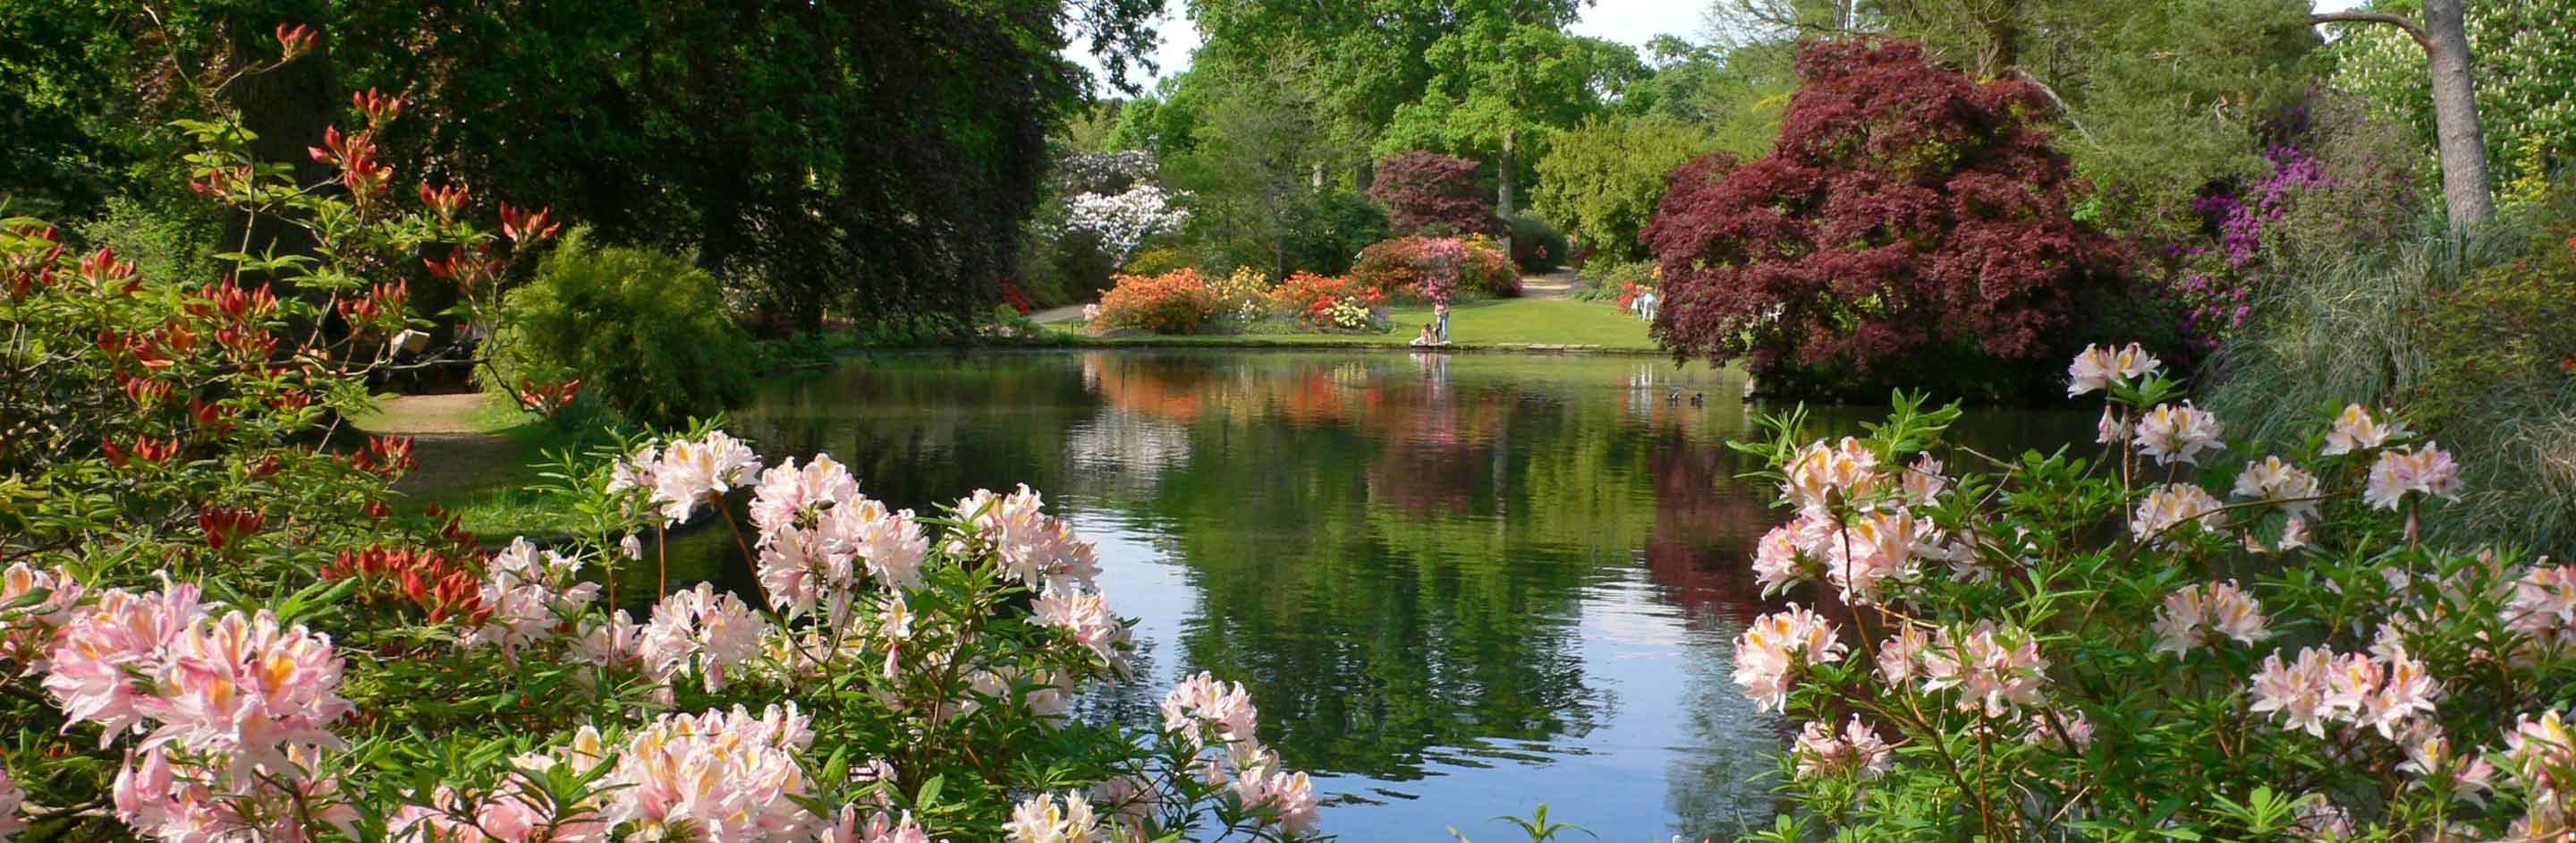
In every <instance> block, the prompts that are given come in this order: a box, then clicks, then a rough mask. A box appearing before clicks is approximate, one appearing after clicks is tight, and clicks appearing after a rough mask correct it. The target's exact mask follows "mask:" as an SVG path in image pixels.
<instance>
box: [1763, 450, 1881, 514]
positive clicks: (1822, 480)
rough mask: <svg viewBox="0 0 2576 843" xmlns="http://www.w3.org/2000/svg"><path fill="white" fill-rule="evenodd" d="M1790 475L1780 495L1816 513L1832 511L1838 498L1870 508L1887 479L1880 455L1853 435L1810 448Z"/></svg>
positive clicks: (1794, 463)
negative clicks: (1872, 497) (1832, 504)
mask: <svg viewBox="0 0 2576 843" xmlns="http://www.w3.org/2000/svg"><path fill="white" fill-rule="evenodd" d="M1787 474H1788V478H1787V479H1786V480H1784V481H1782V483H1781V485H1780V493H1781V494H1782V495H1783V496H1785V497H1787V498H1788V499H1789V500H1791V501H1795V502H1796V503H1797V504H1798V508H1800V509H1803V510H1808V511H1813V512H1827V511H1830V510H1831V504H1830V502H1831V501H1833V500H1835V499H1840V500H1842V501H1844V502H1845V503H1847V504H1848V505H1851V506H1854V507H1866V506H1868V505H1869V504H1870V501H1869V498H1870V496H1871V493H1872V492H1874V491H1876V490H1877V488H1878V486H1879V484H1880V483H1881V482H1883V481H1884V480H1885V479H1886V477H1885V475H1883V474H1881V473H1880V472H1879V470H1878V453H1877V452H1875V451H1871V450H1870V449H1869V446H1867V445H1864V444H1862V443H1861V441H1860V440H1859V439H1856V438H1853V437H1850V436H1845V437H1843V438H1842V441H1840V442H1836V443H1834V444H1831V445H1828V444H1825V442H1824V441H1823V440H1818V441H1817V442H1816V443H1815V444H1812V445H1808V446H1807V447H1806V449H1805V450H1802V451H1799V452H1798V455H1797V456H1796V457H1795V458H1792V459H1791V460H1790V461H1789V467H1788V472H1787Z"/></svg>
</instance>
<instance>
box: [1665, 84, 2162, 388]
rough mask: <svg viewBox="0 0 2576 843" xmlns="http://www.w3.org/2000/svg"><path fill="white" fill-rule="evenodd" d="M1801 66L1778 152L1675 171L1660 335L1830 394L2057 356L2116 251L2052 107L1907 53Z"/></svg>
mask: <svg viewBox="0 0 2576 843" xmlns="http://www.w3.org/2000/svg"><path fill="white" fill-rule="evenodd" d="M1798 68H1799V71H1800V72H1801V73H1802V74H1803V75H1804V77H1805V79H1806V84H1805V86H1803V87H1801V88H1800V89H1799V90H1798V93H1797V95H1796V97H1795V98H1794V99H1793V100H1792V101H1791V103H1790V106H1789V110H1788V113H1787V115H1786V120H1785V122H1784V124H1783V126H1782V129H1781V134H1780V139H1779V142H1778V144H1777V145H1776V146H1775V148H1774V151H1773V152H1772V153H1771V154H1770V155H1767V156H1764V157H1762V158H1759V159H1755V160H1753V161H1751V162H1747V163H1745V164H1744V165H1743V166H1741V167H1739V168H1735V169H1734V170H1733V171H1732V172H1727V170H1726V164H1727V163H1728V160H1727V157H1726V156H1724V155H1709V156H1702V157H1701V158H1699V159H1697V160H1695V161H1693V162H1692V163H1691V164H1690V165H1688V166H1685V167H1683V168H1682V169H1680V170H1678V171H1676V172H1674V174H1673V176H1672V183H1671V186H1670V189H1669V191H1668V192H1667V193H1666V194H1665V196H1664V198H1663V200H1662V203H1661V204H1660V205H1659V206H1658V208H1657V210H1656V213H1655V216H1654V219H1653V221H1652V222H1651V223H1650V224H1649V225H1648V227H1647V230H1646V234H1645V237H1646V239H1647V242H1648V244H1649V246H1650V247H1651V250H1652V251H1653V252H1654V254H1655V257H1656V259H1657V261H1658V262H1659V263H1660V264H1661V266H1662V268H1663V272H1664V278H1665V281H1666V284H1667V293H1668V298H1667V302H1666V303H1665V304H1664V306H1663V308H1662V312H1661V313H1659V314H1658V315H1657V318H1656V322H1655V326H1654V333H1655V335H1656V337H1657V338H1658V339H1659V340H1660V341H1662V342H1663V343H1664V344H1665V346H1666V347H1668V348H1670V349H1672V350H1673V352H1674V353H1675V355H1676V356H1679V357H1685V358H1687V357H1702V358H1707V359H1709V360H1712V361H1719V362H1726V361H1736V362H1741V363H1743V364H1744V365H1746V366H1747V367H1748V368H1750V369H1751V370H1752V371H1753V372H1755V373H1756V374H1757V375H1761V376H1763V377H1764V380H1765V382H1766V384H1768V385H1770V386H1773V387H1775V388H1783V387H1792V386H1793V385H1795V384H1806V385H1808V386H1809V387H1810V388H1814V389H1818V390H1820V391H1840V390H1848V389H1855V388H1857V389H1861V390H1863V391H1869V390H1874V389H1876V388H1877V387H1878V386H1879V385H1882V384H1886V383H1890V382H1913V383H1918V384H1944V385H1954V386H1959V385H1960V376H1961V375H1962V374H1963V373H1962V372H1961V371H1959V370H1960V369H1963V368H1965V369H1979V368H1982V369H1986V370H1992V369H1995V368H1998V367H1961V366H1958V365H1956V364H1957V363H1959V362H1960V361H1962V360H1963V359H1977V360H1993V359H2003V360H2024V361H2028V360H2048V361H2054V360H2056V359H2059V358H2058V355H2059V354H2060V352H2061V351H2062V350H2063V346H2064V345H2065V343H2067V342H2068V340H2069V338H2071V337H2073V336H2074V335H2075V332H2076V330H2077V329H2078V328H2079V324H2078V323H2079V317H2080V316H2081V314H2082V313H2083V311H2084V307H2083V306H2084V299H2085V298H2086V297H2087V295H2088V294H2089V293H2090V292H2092V291H2093V290H2095V289H2097V285H2099V284H2102V283H2104V282H2105V281H2107V280H2108V279H2110V278H2111V277H2112V275H2113V274H2114V273H2115V272H2116V268H2117V266H2118V255H2119V253H2118V250H2117V248H2116V246H2115V245H2114V244H2113V243H2112V242H2111V241H2110V240H2109V239H2108V238H2105V237H2103V236H2102V235H2100V234H2098V233H2096V232H2094V231H2092V230H2091V229H2090V228H2088V227H2087V226H2084V225H2083V224H2080V223H2078V222H2077V221H2076V220H2075V219H2074V217H2073V214H2072V204H2073V202H2074V201H2075V199H2076V198H2077V188H2078V182H2077V180H2076V178H2075V176H2074V173H2073V170H2072V168H2071V167H2070V165H2069V164H2068V161H2067V159H2066V156H2064V155H2061V154H2059V153H2058V152H2056V151H2055V150H2053V149H2051V148H2050V147H2049V135H2048V133H2047V132H2046V131H2045V130H2044V129H2042V128H2041V126H2042V125H2044V122H2045V121H2046V119H2047V118H2048V116H2049V114H2050V107H2049V104H2048V101H2047V98H2046V95H2045V94H2043V93H2042V92H2040V91H2039V90H2038V89H2037V88H2036V86H2034V85H2031V84H2029V83H2026V82H1986V83H1978V82H1974V81H1971V80H1970V79H1968V78H1967V77H1966V76H1963V75H1961V74H1959V73H1958V72H1956V71H1952V70H1948V69H1944V68H1942V67H1940V66H1938V65H1935V64H1933V63H1932V62H1931V61H1930V59H1929V58H1928V57H1926V56H1925V55H1924V53H1923V51H1922V49H1921V48H1920V47H1919V46H1917V45H1916V44H1914V43H1912V42H1907V41H1883V40H1876V39H1868V40H1856V41H1844V42H1829V43H1817V44H1813V45H1811V46H1809V47H1808V48H1807V49H1806V50H1805V51H1804V53H1803V54H1802V55H1801V56H1800V58H1799V62H1798ZM1720 174H1723V176H1722V177H1721V175H1720ZM1973 374H1974V376H1976V377H1986V376H1988V375H1992V374H1995V373H1994V372H1992V371H1982V372H1975V373H1973ZM1782 376H1787V377H1782ZM1989 387H1996V385H1994V384H1992V383H1988V384H1982V385H1979V386H1978V387H1976V388H1989ZM1996 388H1999V387H1996Z"/></svg>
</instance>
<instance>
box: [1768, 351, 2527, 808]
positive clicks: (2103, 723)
mask: <svg viewBox="0 0 2576 843" xmlns="http://www.w3.org/2000/svg"><path fill="white" fill-rule="evenodd" d="M2162 368H2163V366H2162V363H2161V362H2160V361H2158V360H2156V359H2155V358H2154V357H2152V356H2149V355H2147V354H2146V353H2145V352H2143V351H2142V350H2140V349H2138V348H2137V347H2136V346H2130V347H2128V348H2125V349H2102V348H2088V349H2087V350H2086V351H2085V352H2084V354H2083V355H2081V356H2079V357H2078V358H2076V360H2075V363H2074V365H2073V366H2072V367H2071V368H2070V370H2069V376H2070V381H2071V383H2070V385H2069V387H2068V389H2067V394H2068V395H2069V396H2071V397H2072V396H2084V395H2091V394H2094V393H2104V394H2107V396H2108V397H2109V401H2108V406H2107V408H2106V409H2105V410H2104V413H2103V416H2102V421H2101V424H2100V425H2099V441H2100V444H2101V445H2102V447H2103V450H2102V451H2101V453H2100V456H2099V458H2098V459H2096V458H2088V457H2085V456H2082V455H2077V454H2071V453H2066V452H2063V451H2061V452H2059V453H2055V454H2040V453H2036V452H2033V453H2029V454H2026V455H2023V456H2021V457H2018V458H2015V459H2012V460H2008V461H2000V462H1996V463H1994V470H1993V471H1992V472H1991V473H1977V472H1961V473H1957V474H1952V473H1947V470H1946V466H1944V464H1943V462H1942V460H1941V459H1938V458H1936V457H1935V455H1934V453H1933V451H1934V450H1935V449H1936V448H1937V447H1938V446H1939V445H1940V443H1941V441H1942V436H1943V432H1944V430H1945V429H1946V427H1947V426H1948V425H1949V424H1950V423H1951V422H1952V421H1953V420H1955V419H1956V418H1957V416H1958V415H1959V411H1958V410H1957V408H1956V407H1955V406H1953V407H1949V408H1944V409H1940V410H1932V411H1926V410H1924V409H1923V408H1922V404H1921V401H1920V400H1919V399H1914V398H1908V397H1906V396H1904V395H1902V394H1900V395H1899V396H1898V398H1897V406H1896V411H1895V413H1894V414H1893V415H1892V416H1891V417H1890V418H1889V420H1888V421H1887V423H1886V424H1884V425H1882V426H1879V427H1877V428H1876V429H1875V431H1874V433H1873V434H1872V435H1871V436H1870V437H1868V438H1866V439H1862V438H1854V437H1845V438H1843V439H1841V440H1839V441H1833V442H1828V441H1823V440H1816V441H1813V442H1808V441H1807V440H1805V439H1804V437H1803V435H1802V432H1801V430H1800V428H1801V426H1802V423H1803V418H1802V415H1801V414H1799V413H1791V414H1789V415H1786V416H1783V417H1776V418H1771V419H1767V420H1766V424H1767V425H1768V426H1769V427H1770V428H1771V429H1772V430H1773V431H1774V433H1775V437H1774V438H1773V439H1772V440H1771V441H1769V442H1766V443H1758V444H1755V443H1746V444H1739V445H1738V446H1737V447H1739V448H1741V449H1743V450H1746V451H1748V452H1752V453H1755V454H1759V455H1760V456H1762V457H1764V458H1765V459H1767V460H1768V461H1769V464H1770V466H1771V468H1770V470H1769V471H1767V472H1766V473H1765V474H1763V475H1762V476H1764V477H1767V478H1769V479H1770V480H1772V481H1774V482H1777V483H1779V488H1780V490H1781V498H1782V504H1783V505H1784V506H1787V507H1789V508H1790V509H1791V510H1792V511H1793V514H1792V515H1791V517H1790V520H1789V521H1788V523H1786V524H1784V525H1782V526H1780V527H1778V528H1776V529H1774V530H1772V531H1771V532H1770V533H1769V534H1768V535H1765V536H1764V537H1763V538H1762V539H1761V541H1760V543H1759V546H1758V548H1757V551H1756V553H1755V555H1754V558H1753V562H1752V564H1753V569H1754V572H1755V575H1756V578H1757V579H1758V580H1759V581H1760V583H1761V584H1762V586H1763V588H1764V590H1765V592H1766V593H1789V594H1792V595H1800V594H1803V595H1804V598H1805V599H1806V600H1809V601H1812V602H1814V603H1816V604H1818V605H1819V608H1818V609H1808V608H1803V607H1802V606H1800V605H1799V604H1797V603H1792V604H1791V605H1790V607H1789V608H1788V609H1787V610H1786V611H1782V612H1778V613H1774V614H1770V615H1766V616H1763V617H1761V618H1759V619H1757V620H1756V621H1755V622H1754V623H1753V624H1752V625H1751V626H1750V627H1749V628H1748V629H1747V630H1746V632H1745V633H1744V634H1743V636H1742V637H1741V638H1740V639H1739V640H1738V641H1737V644H1736V669H1735V680H1736V682H1737V684H1738V685H1740V686H1741V687H1742V688H1743V689H1744V691H1745V693H1746V694H1748V695H1749V696H1751V697H1752V698H1753V700H1754V701H1755V704H1756V705H1757V706H1760V707H1762V708H1764V709H1771V710H1780V711H1784V712H1788V713H1791V714H1793V715H1796V716H1799V717H1802V718H1805V719H1807V720H1808V721H1810V722H1809V723H1808V724H1807V725H1806V726H1805V727H1804V729H1803V730H1802V732H1801V734H1800V737H1799V739H1798V740H1797V741H1796V743H1795V745H1794V746H1793V747H1792V748H1791V750H1790V752H1789V753H1787V754H1786V755H1785V756H1784V757H1782V758H1781V759H1780V764H1781V772H1782V775H1783V777H1784V779H1785V780H1786V781H1788V782H1789V783H1790V790H1791V792H1792V793H1793V794H1794V797H1795V799H1796V801H1797V803H1798V805H1799V806H1800V807H1801V809H1802V810H1800V811H1798V812H1796V813H1794V814H1793V815H1791V816H1790V817H1787V818H1785V819H1784V820H1783V821H1782V823H1781V825H1780V826H1779V827H1778V828H1777V829H1775V830H1773V831H1769V832H1764V833H1761V834H1757V835H1755V836H1756V837H1757V838H1761V839H1766V840H1775V841H1782V843H1786V841H1791V840H1809V839H1816V836H1817V835H1815V834H1814V833H1812V832H1810V831H1809V830H1808V829H1807V828H1806V826H1807V825H1808V824H1809V823H1813V822H1823V823H1831V824H1833V825H1835V826H1837V827H1839V829H1840V830H1839V832H1838V833H1839V834H1842V835H1846V836H1849V837H1851V838H1852V839H1869V840H1874V839H1883V838H1892V837H1905V838H1907V839H1913V838H1915V837H1923V838H1926V839H1933V838H1943V839H1946V838H1967V837H1979V838H1983V839H1990V840H2002V839H2031V838H2059V837H2070V836H2089V835H2091V834H2093V833H2095V832H2096V831H2098V830H2103V829H2112V828H2125V829H2135V828H2154V829H2157V830H2158V831H2159V832H2160V834H2161V835H2163V836H2165V837H2171V838H2175V839H2247V840H2250V839H2303V840H2365V839H2388V840H2401V839H2402V840H2419V839H2424V840H2471V839H2474V840H2492V839H2499V837H2500V836H2507V837H2510V838H2511V839H2517V840H2564V839H2566V835H2567V833H2568V832H2567V828H2568V825H2567V824H2568V822H2569V821H2570V819H2571V815H2570V814H2569V810H2570V808H2571V807H2576V804H2571V800H2576V790H2571V788H2570V785H2571V783H2576V778H2571V776H2576V749H2571V746H2576V745H2571V743H2570V742H2569V741H2570V733H2569V731H2568V728H2567V726H2566V724H2565V718H2566V716H2567V715H2566V714H2565V709H2566V707H2567V706H2568V705H2569V704H2570V703H2571V702H2576V699H2571V698H2570V697H2569V694H2570V692H2571V690H2576V689H2571V688H2570V686H2569V685H2568V684H2567V683H2566V682H2565V681H2564V679H2563V677H2566V676H2569V675H2576V587H2572V586H2571V583H2576V572H2571V570H2570V569H2569V568H2568V567H2567V566H2565V565H2563V564H2552V563H2551V562H2550V561H2549V560H2547V559H2538V560H2523V559H2518V558H2516V557H2515V556H2514V555H2513V553H2511V552H2509V551H2507V552H2497V551H2486V550H2470V549H2464V548H2462V549H2455V548H2443V547H2434V546H2429V545H2427V544H2424V543H2423V542H2421V541H2420V540H2419V539H2418V536H2417V531H2416V525H2417V523H2418V516H2419V513H2420V511H2421V510H2422V509H2423V508H2425V507H2428V506H2438V505H2440V504H2441V502H2442V501H2444V500H2446V499H2449V498H2452V497H2456V496H2457V494H2458V493H2459V479H2458V478H2459V468H2458V466H2456V465H2455V464H2453V463H2452V461H2451V459H2450V457H2449V455H2448V454H2447V453H2446V452H2444V451H2443V450H2442V449H2441V448H2440V447H2439V446H2438V445H2436V444H2435V443H2432V442H2426V441H2419V440H2418V439H2417V438H2416V437H2415V436H2413V435H2412V434H2411V433H2410V431H2409V430H2408V427H2407V425H2406V424H2404V423H2403V422H2400V421H2397V420H2396V419H2394V418H2393V417H2391V416H2390V415H2389V414H2387V413H2385V412H2384V411H2381V410H2374V409H2370V408H2364V407H2359V406H2354V407H2348V408H2346V409H2345V410H2344V411H2343V412H2342V413H2340V414H2338V415H2337V416H2335V417H2334V418H2332V419H2328V420H2325V422H2324V423H2323V424H2322V425H2320V428H2319V429H2318V430H2317V431H2316V432H2315V433H2314V434H2312V435H2310V436H2308V437H2306V438H2305V439H2303V440H2300V441H2297V442H2293V443H2291V445H2290V446H2289V447H2288V448H2286V449H2284V450H2280V451H2267V450H2265V449H2262V448H2259V447H2258V446H2257V445H2256V444H2255V443H2251V442H2234V443H2231V442H2229V441H2227V440H2226V439H2225V438H2224V434H2225V426H2224V423H2223V422H2222V421H2221V420H2219V419H2217V418H2214V417H2212V416H2210V414H2208V413H2207V412H2205V411H2202V410H2199V409H2197V408H2194V407H2192V406H2190V405H2189V404H2188V403H2187V402H2177V401H2175V400H2174V399H2175V398H2176V397H2177V394H2178V391H2179V390H2178V386H2177V382H2176V381H2174V380H2173V379H2171V378H2169V377H2167V376H2166V375H2165V374H2164V373H2163V372H2162V371H2161V369H2162ZM1966 453H1967V454H1968V456H1969V457H1970V458H1974V459H1979V460H1983V459H1986V458H1984V457H1982V456H1978V455H1975V454H1973V452H1966ZM2222 490H2223V492H2224V494H2221V491H2222Z"/></svg>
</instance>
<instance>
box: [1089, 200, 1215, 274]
mask: <svg viewBox="0 0 2576 843" xmlns="http://www.w3.org/2000/svg"><path fill="white" fill-rule="evenodd" d="M1188 198H1189V193H1188V192H1187V191H1167V190H1164V189H1163V188H1161V187H1159V186H1156V185H1152V184H1145V183H1141V182H1140V183H1138V184H1136V185H1135V186H1133V187H1129V188H1127V190H1126V191H1125V192H1123V193H1081V194H1075V195H1074V196H1073V197H1071V198H1068V199H1066V200H1065V207H1064V228H1065V230H1067V231H1079V232H1085V233H1088V234H1090V235H1091V236H1092V237H1093V238H1094V239H1095V240H1096V241H1097V242H1098V243H1099V244H1100V251H1101V253H1102V254H1105V255H1107V256H1109V257H1110V258H1111V265H1113V266H1122V267H1123V266H1126V265H1127V261H1128V259H1129V258H1132V257H1135V255H1136V249H1137V248H1138V247H1140V246H1143V245H1145V241H1146V240H1147V239H1150V238H1152V237H1153V236H1155V235H1157V234H1163V233H1166V232H1171V231H1178V230H1180V227H1181V224H1182V223H1185V222H1188V221H1189V218H1190V211H1189V209H1188V208H1187V207H1184V206H1183V205H1182V204H1181V203H1182V202H1183V201H1184V200H1186V199H1188Z"/></svg>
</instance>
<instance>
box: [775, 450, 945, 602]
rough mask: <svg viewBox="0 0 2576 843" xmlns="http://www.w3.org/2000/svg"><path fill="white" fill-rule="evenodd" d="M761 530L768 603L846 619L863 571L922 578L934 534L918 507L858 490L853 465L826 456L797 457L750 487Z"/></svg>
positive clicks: (892, 583) (904, 579) (899, 579)
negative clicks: (898, 506)
mask: <svg viewBox="0 0 2576 843" xmlns="http://www.w3.org/2000/svg"><path fill="white" fill-rule="evenodd" d="M751 520H752V523H753V524H754V525H755V526H756V527H757V528H758V529H759V533H760V538H759V540H758V542H757V545H758V547H759V548H760V558H759V559H758V560H756V565H757V568H758V573H759V576H760V585H761V590H762V591H763V592H765V593H766V594H767V595H768V596H769V604H770V608H773V609H777V610H779V611H782V612H784V613H786V614H787V616H788V617H791V618H792V617H798V616H802V615H806V614H811V613H814V612H815V611H816V610H817V607H818V606H819V607H820V608H821V611H822V614H823V615H824V616H825V617H827V618H829V619H830V620H831V621H832V622H833V623H835V624H837V623H839V622H841V621H843V620H846V619H847V617H848V613H849V611H850V609H851V606H852V602H853V600H854V599H855V594H854V590H855V589H856V588H857V587H858V583H859V572H860V571H861V570H862V569H864V570H865V571H866V572H867V574H868V575H869V576H872V577H874V578H876V580H877V581H878V582H879V583H882V584H884V585H886V586H887V587H890V588H895V587H900V588H911V587H916V586H919V585H920V584H921V564H922V560H923V559H925V558H926V557H928V555H929V553H930V539H929V538H928V537H927V536H925V535H924V534H923V533H922V530H921V524H920V522H918V521H917V520H915V519H914V517H913V514H912V510H909V509H906V510H900V511H895V510H888V509H887V508H886V506H885V504H883V503H880V502H877V501H875V500H870V499H869V498H867V497H866V496H863V495H861V494H859V485H858V482H857V481H856V480H853V479H851V477H850V473H849V471H847V470H846V469H843V468H842V467H841V465H840V464H839V463H837V462H833V461H832V458H831V457H830V456H828V455H820V456H816V457H815V458H814V461H813V462H812V463H809V464H806V465H805V466H803V467H801V468H800V467H798V466H797V465H796V460H795V458H793V457H790V458H788V460H787V462H786V463H785V464H783V465H780V466H778V467H776V468H772V469H770V470H768V471H767V472H764V473H763V474H762V475H761V479H760V485H759V486H758V487H757V488H755V489H754V490H753V491H752V503H751Z"/></svg>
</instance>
